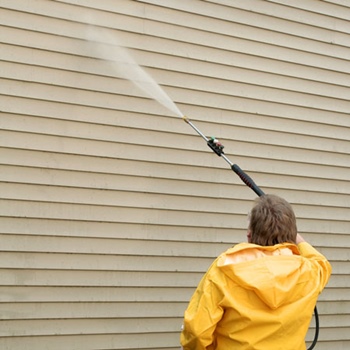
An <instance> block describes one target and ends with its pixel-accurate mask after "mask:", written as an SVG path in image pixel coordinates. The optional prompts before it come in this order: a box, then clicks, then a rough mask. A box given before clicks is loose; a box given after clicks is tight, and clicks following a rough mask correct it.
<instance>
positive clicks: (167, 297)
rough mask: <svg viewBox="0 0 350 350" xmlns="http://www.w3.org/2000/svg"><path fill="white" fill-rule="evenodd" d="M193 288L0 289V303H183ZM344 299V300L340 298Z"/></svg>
mask: <svg viewBox="0 0 350 350" xmlns="http://www.w3.org/2000/svg"><path fill="white" fill-rule="evenodd" d="M193 292H194V287H193V286H192V287H188V288H183V287H181V288H177V287H152V286H148V287H144V288H143V287H115V286H112V287H108V286H103V287H92V286H83V287H62V286H61V287H50V286H46V287H45V286H27V287H26V288H23V287H21V286H0V302H2V303H4V304H2V305H6V304H5V303H8V302H10V303H11V302H17V303H22V302H27V303H31V302H62V303H64V302H67V303H75V302H86V303H90V302H105V303H110V302H151V303H154V302H174V303H177V302H183V303H187V302H188V300H189V298H190V297H191V295H192V293H193ZM343 300H344V299H343Z"/></svg>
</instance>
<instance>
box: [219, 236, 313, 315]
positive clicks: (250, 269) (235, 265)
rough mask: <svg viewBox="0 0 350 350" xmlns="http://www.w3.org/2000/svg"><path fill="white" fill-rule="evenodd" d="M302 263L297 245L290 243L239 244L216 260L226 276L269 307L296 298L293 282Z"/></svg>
mask: <svg viewBox="0 0 350 350" xmlns="http://www.w3.org/2000/svg"><path fill="white" fill-rule="evenodd" d="M257 260H259V261H258V263H257ZM306 263H307V261H305V260H304V259H302V258H301V257H300V253H299V250H298V248H297V246H296V245H294V244H290V243H284V244H277V245H274V246H266V247H261V246H258V245H255V244H251V243H242V244H239V245H237V246H235V247H234V248H232V249H229V250H228V251H226V252H225V253H224V254H222V255H221V256H220V258H219V259H218V262H217V264H218V268H219V269H221V270H222V271H223V273H224V274H226V275H227V277H228V278H229V279H231V280H232V281H234V282H235V283H237V284H239V285H240V286H242V287H243V288H245V289H248V290H251V291H253V292H254V293H255V294H256V295H257V296H258V297H259V298H260V299H261V300H262V301H263V302H264V303H265V304H266V305H267V306H268V307H269V308H270V309H277V308H278V307H280V306H282V305H284V304H286V303H291V302H293V301H295V300H297V299H298V298H300V293H301V290H299V288H297V285H298V284H300V279H303V276H302V274H303V271H305V270H306V269H305V266H303V265H304V264H306ZM306 277H307V276H306V275H305V278H306ZM303 287H304V288H305V285H303ZM305 292H306V291H305V290H303V293H305Z"/></svg>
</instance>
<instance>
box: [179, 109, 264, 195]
mask: <svg viewBox="0 0 350 350" xmlns="http://www.w3.org/2000/svg"><path fill="white" fill-rule="evenodd" d="M182 119H183V120H184V121H185V122H186V123H187V124H189V125H190V126H191V127H192V128H193V129H194V130H195V131H196V132H197V133H198V134H199V135H200V136H201V137H202V138H203V139H204V140H205V141H206V143H207V145H208V146H209V147H210V148H211V149H212V151H213V152H214V153H216V154H217V155H218V156H219V157H221V158H223V159H224V160H225V161H226V162H227V163H228V164H229V165H230V167H231V169H232V170H233V171H234V172H235V173H236V174H237V175H238V176H239V178H240V179H241V180H242V181H243V182H244V183H245V184H246V185H247V186H248V187H249V188H251V189H252V190H253V191H254V192H255V193H256V194H257V195H258V196H259V197H260V196H262V195H264V194H265V193H264V192H263V191H262V190H261V188H260V187H259V186H258V185H257V184H256V183H255V182H254V181H253V179H252V178H251V177H250V176H249V175H247V174H246V173H245V172H244V171H243V170H242V169H241V168H240V167H239V166H238V165H237V164H234V163H232V162H231V161H230V160H229V159H228V158H227V157H226V155H225V154H224V146H223V145H222V144H221V143H220V142H219V141H218V140H217V139H216V138H215V137H211V138H210V139H208V138H207V137H206V136H205V135H204V134H203V133H202V132H201V131H200V130H199V129H198V128H197V127H196V126H195V125H194V124H193V123H192V122H191V121H190V120H189V119H188V118H187V117H185V116H184V117H183V118H182Z"/></svg>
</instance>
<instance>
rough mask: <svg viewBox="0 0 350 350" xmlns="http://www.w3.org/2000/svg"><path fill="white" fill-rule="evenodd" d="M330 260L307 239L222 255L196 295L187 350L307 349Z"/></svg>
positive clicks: (242, 247)
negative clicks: (310, 324) (310, 326)
mask: <svg viewBox="0 0 350 350" xmlns="http://www.w3.org/2000/svg"><path fill="white" fill-rule="evenodd" d="M330 274H331V265H330V263H329V262H328V261H327V259H326V258H325V257H324V256H323V255H321V254H320V253H319V252H318V251H317V250H316V249H314V248H313V247H312V246H311V245H310V244H308V243H306V242H302V243H300V244H299V245H298V246H296V245H294V244H290V243H284V244H277V245H275V246H267V247H263V246H259V245H255V244H251V243H241V244H238V245H236V246H235V247H233V248H231V249H229V250H227V251H226V252H225V253H223V254H221V255H220V256H219V257H218V258H217V259H216V260H215V261H214V263H213V264H212V265H211V267H210V268H209V270H208V271H207V273H206V274H205V275H204V277H203V278H202V280H201V282H200V284H199V285H198V287H197V290H196V291H195V293H194V294H193V296H192V298H191V301H190V303H189V306H188V308H187V310H186V312H185V317H184V325H183V330H182V333H181V345H182V347H183V349H184V350H202V349H206V350H305V349H306V346H305V340H304V338H305V335H306V333H307V330H308V327H309V323H310V321H311V318H312V314H313V310H314V307H315V304H316V301H317V297H318V295H319V294H320V293H321V291H322V290H323V288H324V287H325V285H326V284H327V282H328V279H329V276H330Z"/></svg>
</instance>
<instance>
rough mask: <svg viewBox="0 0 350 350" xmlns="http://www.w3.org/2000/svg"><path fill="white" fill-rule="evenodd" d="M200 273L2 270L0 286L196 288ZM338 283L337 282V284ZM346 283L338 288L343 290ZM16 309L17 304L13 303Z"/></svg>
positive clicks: (200, 276)
mask: <svg viewBox="0 0 350 350" xmlns="http://www.w3.org/2000/svg"><path fill="white" fill-rule="evenodd" d="M202 275H203V272H201V273H188V272H187V273H182V272H178V273H175V272H173V273H169V272H145V271H139V272H137V271H136V272H129V271H127V272H123V271H115V272H108V271H104V272H101V271H97V272H93V271H81V270H80V271H72V270H71V271H64V270H55V273H54V274H53V273H52V271H46V270H29V269H27V270H23V269H20V270H12V269H1V276H0V283H1V284H2V285H6V286H16V285H18V283H19V282H20V283H21V285H22V286H66V287H68V286H69V287H83V286H90V287H149V285H150V284H151V285H152V286H153V287H185V288H188V287H193V285H194V284H196V283H198V282H199V281H200V279H201V278H202ZM335 282H336V281H334V283H335ZM345 283H346V281H343V283H342V284H341V285H339V286H343V287H345V286H344V284H345ZM14 305H16V303H14Z"/></svg>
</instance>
